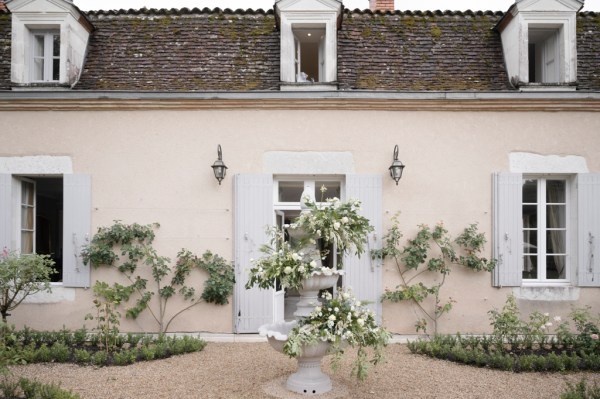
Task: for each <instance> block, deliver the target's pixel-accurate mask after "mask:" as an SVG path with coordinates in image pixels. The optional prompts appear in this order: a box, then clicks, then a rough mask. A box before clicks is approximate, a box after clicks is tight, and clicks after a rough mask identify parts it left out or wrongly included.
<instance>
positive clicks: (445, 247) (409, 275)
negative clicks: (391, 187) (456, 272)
mask: <svg viewBox="0 0 600 399" xmlns="http://www.w3.org/2000/svg"><path fill="white" fill-rule="evenodd" d="M402 237H403V236H402V233H401V231H400V228H399V220H398V216H397V215H395V216H394V217H393V218H392V226H391V227H390V228H389V230H388V232H387V233H386V235H385V236H384V246H383V248H382V249H380V250H372V251H371V256H372V257H373V258H375V259H383V260H385V259H392V260H393V261H394V262H395V264H396V268H397V270H398V273H399V275H400V281H401V283H400V284H399V285H398V286H396V288H395V289H394V290H390V289H387V288H386V290H385V292H384V294H383V296H382V298H381V300H382V301H391V302H402V301H409V302H412V303H413V304H415V305H416V306H417V308H418V309H419V310H420V312H421V314H422V315H423V317H422V318H418V319H417V322H416V324H415V328H416V330H417V332H419V331H421V330H422V331H423V332H425V333H427V328H428V322H431V323H432V324H433V329H434V334H437V327H438V325H437V324H438V320H439V318H440V316H442V315H443V314H445V313H448V312H449V311H450V310H451V309H452V306H453V303H454V300H453V299H452V298H448V299H442V297H441V289H442V287H443V285H444V283H445V282H446V277H447V276H448V275H449V274H450V270H451V269H450V267H451V265H457V266H463V267H465V268H467V269H470V270H473V271H476V272H478V271H488V272H489V271H492V270H493V269H494V267H495V265H496V261H495V260H488V259H486V258H484V257H482V256H481V253H482V252H483V249H484V245H485V243H486V239H485V235H484V234H482V233H479V231H478V230H477V225H476V224H471V225H469V226H468V227H467V228H465V229H464V230H463V232H462V233H461V234H460V235H459V236H458V237H457V238H456V240H454V241H453V240H452V239H451V237H450V235H449V233H448V230H446V228H445V227H444V225H443V224H442V223H439V224H437V225H436V226H435V227H434V228H430V227H429V226H427V225H420V226H419V230H418V232H417V234H416V236H415V238H413V239H409V240H407V241H406V245H405V246H403V247H401V241H402ZM424 273H429V274H431V273H434V274H438V275H439V278H438V279H436V280H435V281H437V283H433V284H432V285H430V286H427V285H425V284H424V283H423V282H422V281H419V278H420V277H422V275H423V274H424ZM428 298H432V300H430V301H428ZM428 304H429V305H430V306H431V307H429V306H428Z"/></svg>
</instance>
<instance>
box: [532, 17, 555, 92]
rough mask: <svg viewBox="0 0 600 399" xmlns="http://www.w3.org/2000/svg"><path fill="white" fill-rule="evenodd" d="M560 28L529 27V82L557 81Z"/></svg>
mask: <svg viewBox="0 0 600 399" xmlns="http://www.w3.org/2000/svg"><path fill="white" fill-rule="evenodd" d="M559 37H560V29H559V28H536V27H532V26H530V27H529V49H528V55H529V60H528V61H529V83H559V81H560V76H561V73H560V65H561V63H560V58H561V57H560V46H559Z"/></svg>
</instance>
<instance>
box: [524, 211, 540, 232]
mask: <svg viewBox="0 0 600 399" xmlns="http://www.w3.org/2000/svg"><path fill="white" fill-rule="evenodd" d="M537 224H538V223H537V206H536V205H523V228H524V229H531V228H536V227H537Z"/></svg>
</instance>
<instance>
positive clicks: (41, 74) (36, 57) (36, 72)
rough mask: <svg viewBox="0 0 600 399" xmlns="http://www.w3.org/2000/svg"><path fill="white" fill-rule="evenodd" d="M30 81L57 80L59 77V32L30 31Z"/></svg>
mask: <svg viewBox="0 0 600 399" xmlns="http://www.w3.org/2000/svg"><path fill="white" fill-rule="evenodd" d="M31 38H32V46H31V48H32V58H31V74H32V76H31V81H32V82H58V80H59V79H60V33H59V32H58V31H47V32H44V31H32V33H31Z"/></svg>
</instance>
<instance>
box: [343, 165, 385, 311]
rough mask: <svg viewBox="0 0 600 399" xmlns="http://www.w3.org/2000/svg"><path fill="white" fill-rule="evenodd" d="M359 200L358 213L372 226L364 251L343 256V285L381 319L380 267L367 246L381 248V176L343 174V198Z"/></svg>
mask: <svg viewBox="0 0 600 399" xmlns="http://www.w3.org/2000/svg"><path fill="white" fill-rule="evenodd" d="M348 199H358V200H360V201H361V202H362V206H361V211H360V214H361V215H362V216H364V217H366V218H367V219H369V222H370V223H371V225H372V226H373V227H374V228H375V230H374V231H373V232H372V233H371V234H370V235H369V240H368V245H367V248H366V251H365V252H364V253H363V254H362V255H361V256H360V258H359V257H358V256H346V257H345V258H344V270H345V271H346V274H345V276H344V286H345V287H347V288H348V287H351V288H352V291H353V293H354V295H355V296H356V298H357V299H359V300H361V301H369V302H371V303H370V304H369V305H368V306H369V308H370V309H371V310H372V311H373V312H374V313H375V315H376V318H377V321H378V322H381V295H382V293H383V291H382V288H381V287H382V270H381V269H382V267H381V261H380V260H373V259H372V258H371V254H370V250H372V249H381V242H382V240H381V236H382V214H383V204H382V201H383V200H382V180H381V175H355V174H351V175H346V200H348Z"/></svg>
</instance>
